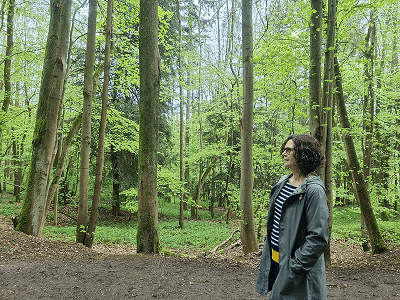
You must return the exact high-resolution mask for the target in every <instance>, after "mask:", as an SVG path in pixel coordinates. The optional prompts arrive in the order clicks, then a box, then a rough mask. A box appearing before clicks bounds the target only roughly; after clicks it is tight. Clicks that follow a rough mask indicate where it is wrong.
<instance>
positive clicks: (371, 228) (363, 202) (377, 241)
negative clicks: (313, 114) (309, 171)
mask: <svg viewBox="0 0 400 300" xmlns="http://www.w3.org/2000/svg"><path fill="white" fill-rule="evenodd" d="M334 65H335V66H334V68H335V84H336V88H337V92H336V95H337V105H338V110H339V115H340V123H341V126H342V128H343V129H344V130H346V132H345V133H344V134H343V139H344V144H345V149H346V154H347V160H348V163H349V168H350V173H351V176H352V179H353V182H354V185H355V192H356V194H357V195H356V198H357V199H358V200H359V206H360V209H361V213H362V215H363V217H364V220H365V224H366V226H367V230H368V236H369V239H370V242H371V247H372V252H373V253H381V252H383V251H385V250H387V245H386V243H385V241H384V239H383V238H382V236H381V233H380V231H379V227H378V222H377V221H376V218H375V215H374V211H373V208H372V205H371V199H370V195H369V192H368V189H367V183H366V181H365V179H364V175H363V172H362V169H361V167H360V164H359V161H358V158H357V153H356V149H355V146H354V142H353V137H352V136H351V135H350V134H349V133H348V131H349V130H350V122H349V120H348V117H347V110H346V104H345V102H344V96H343V87H342V79H341V74H340V69H339V64H338V60H337V58H336V57H335V63H334Z"/></svg>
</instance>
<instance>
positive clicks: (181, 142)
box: [176, 0, 184, 228]
mask: <svg viewBox="0 0 400 300" xmlns="http://www.w3.org/2000/svg"><path fill="white" fill-rule="evenodd" d="M176 14H177V16H178V22H179V25H178V26H179V28H178V30H179V33H178V35H179V37H178V38H179V40H178V77H179V180H180V182H181V191H180V201H179V227H180V228H183V208H184V207H183V203H184V199H183V197H184V192H183V184H184V164H183V146H184V140H183V134H184V129H183V115H184V107H183V86H182V80H183V76H182V45H181V43H182V20H181V11H180V0H176Z"/></svg>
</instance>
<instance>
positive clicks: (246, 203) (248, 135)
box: [240, 0, 258, 253]
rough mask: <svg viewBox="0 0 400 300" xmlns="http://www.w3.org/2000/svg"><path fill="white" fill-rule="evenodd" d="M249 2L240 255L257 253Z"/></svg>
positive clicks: (247, 11)
mask: <svg viewBox="0 0 400 300" xmlns="http://www.w3.org/2000/svg"><path fill="white" fill-rule="evenodd" d="M252 2H253V1H252V0H242V51H243V53H242V56H243V111H242V120H241V124H240V125H241V126H240V127H241V134H242V142H241V177H240V210H241V212H242V222H241V228H242V229H241V239H242V244H243V252H244V253H250V252H256V251H258V243H257V239H256V232H255V225H254V214H253V199H252V193H253V151H252V147H253V134H252V133H253V98H254V91H253V62H252V60H253V21H252V12H253V10H252Z"/></svg>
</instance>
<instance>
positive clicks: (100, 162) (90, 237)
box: [84, 0, 114, 248]
mask: <svg viewBox="0 0 400 300" xmlns="http://www.w3.org/2000/svg"><path fill="white" fill-rule="evenodd" d="M113 9H114V0H108V1H107V24H106V43H105V54H104V56H105V57H104V82H103V91H102V95H101V98H102V106H101V119H100V129H99V141H98V149H97V161H96V178H95V182H94V183H95V184H94V195H93V201H92V210H91V215H90V220H89V225H88V230H87V233H86V235H85V240H84V244H85V246H86V247H88V248H91V247H92V246H93V241H94V233H95V231H96V226H97V219H98V216H99V206H100V197H101V187H102V185H103V169H104V144H105V138H106V125H107V110H108V86H109V81H110V56H111V32H112V16H113Z"/></svg>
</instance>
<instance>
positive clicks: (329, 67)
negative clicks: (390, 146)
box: [322, 0, 337, 265]
mask: <svg viewBox="0 0 400 300" xmlns="http://www.w3.org/2000/svg"><path fill="white" fill-rule="evenodd" d="M336 1H337V0H329V1H328V19H327V23H328V27H327V43H326V50H325V68H324V84H323V91H324V92H323V107H324V122H323V123H324V124H326V126H325V128H326V129H325V130H324V134H323V143H322V145H323V148H324V151H325V159H326V163H325V172H324V183H325V188H326V201H327V204H328V208H329V222H328V226H329V236H331V233H332V223H333V182H332V181H333V180H332V176H333V175H332V174H333V171H332V139H333V138H332V127H333V124H332V123H333V111H334V107H335V106H334V104H333V77H334V70H333V56H334V54H335V52H334V48H335V26H336ZM330 246H331V243H330V238H329V244H328V247H327V249H326V251H325V263H326V264H327V265H331V247H330Z"/></svg>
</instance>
